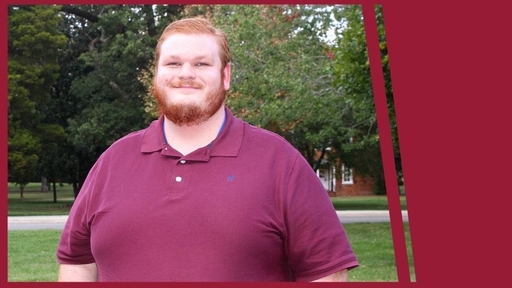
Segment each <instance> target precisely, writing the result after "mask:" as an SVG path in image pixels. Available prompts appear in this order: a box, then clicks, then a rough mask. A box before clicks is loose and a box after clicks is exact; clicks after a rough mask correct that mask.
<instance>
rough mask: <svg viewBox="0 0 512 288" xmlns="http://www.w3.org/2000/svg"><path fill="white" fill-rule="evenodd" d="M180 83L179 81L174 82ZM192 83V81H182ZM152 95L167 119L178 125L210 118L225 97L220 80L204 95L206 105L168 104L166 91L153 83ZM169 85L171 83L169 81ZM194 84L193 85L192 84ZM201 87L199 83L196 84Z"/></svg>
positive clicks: (190, 123)
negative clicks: (214, 87)
mask: <svg viewBox="0 0 512 288" xmlns="http://www.w3.org/2000/svg"><path fill="white" fill-rule="evenodd" d="M174 84H177V85H182V84H179V83H174ZM184 84H188V85H194V84H193V83H188V82H186V83H184ZM154 85H155V86H154V89H153V96H154V97H155V99H156V101H157V103H158V110H159V111H160V113H161V114H163V115H165V117H166V118H167V119H169V120H170V121H172V122H173V123H174V124H176V125H178V126H192V125H198V124H201V123H203V122H205V121H206V120H208V119H210V117H212V116H213V115H214V114H215V113H216V112H217V111H219V109H220V108H221V107H222V105H223V104H224V101H225V99H226V90H225V89H224V87H223V86H222V82H221V83H219V85H218V87H217V88H216V89H215V90H213V91H211V92H210V93H209V94H208V95H207V96H206V106H204V107H203V106H199V105H197V104H193V103H188V104H169V103H168V102H167V99H166V93H165V91H164V90H163V89H161V88H160V87H159V86H158V85H156V84H154ZM170 85H171V83H170ZM194 86H195V85H194ZM198 87H199V88H201V87H202V86H201V85H198Z"/></svg>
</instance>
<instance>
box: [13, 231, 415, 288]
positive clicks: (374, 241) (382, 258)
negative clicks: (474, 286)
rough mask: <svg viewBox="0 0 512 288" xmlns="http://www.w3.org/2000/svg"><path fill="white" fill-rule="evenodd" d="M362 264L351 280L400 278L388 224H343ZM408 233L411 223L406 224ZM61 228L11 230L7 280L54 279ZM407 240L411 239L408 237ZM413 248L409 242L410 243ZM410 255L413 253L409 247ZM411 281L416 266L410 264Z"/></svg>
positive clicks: (353, 271)
mask: <svg viewBox="0 0 512 288" xmlns="http://www.w3.org/2000/svg"><path fill="white" fill-rule="evenodd" d="M344 227H345V229H346V231H347V235H348V236H349V239H350V241H351V243H352V248H353V249H354V252H355V253H356V255H357V257H358V260H359V263H360V266H359V267H358V268H356V269H354V270H352V271H351V272H350V273H349V280H350V281H351V282H395V281H398V277H397V273H396V266H395V258H394V250H393V240H392V237H391V235H392V234H391V230H390V225H389V223H347V224H345V225H344ZM404 228H405V230H406V232H407V233H406V235H409V233H408V231H409V226H408V224H407V223H405V224H404ZM59 237H60V230H28V231H24V230H17V231H9V233H8V281H9V282H53V281H56V280H57V272H58V265H57V263H56V261H55V251H56V247H57V243H58V240H59ZM406 239H407V242H408V243H410V239H409V238H408V237H406ZM408 247H410V245H408ZM408 250H409V256H410V253H411V252H410V248H408ZM409 269H410V272H411V280H412V281H414V278H415V276H414V265H413V263H412V261H410V263H409Z"/></svg>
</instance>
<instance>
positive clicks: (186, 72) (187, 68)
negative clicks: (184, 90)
mask: <svg viewBox="0 0 512 288" xmlns="http://www.w3.org/2000/svg"><path fill="white" fill-rule="evenodd" d="M195 75H196V74H195V72H194V67H193V66H192V65H191V64H190V63H184V64H182V65H181V68H180V71H179V73H178V77H179V78H181V79H190V78H194V77H195Z"/></svg>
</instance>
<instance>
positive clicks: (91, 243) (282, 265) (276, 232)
mask: <svg viewBox="0 0 512 288" xmlns="http://www.w3.org/2000/svg"><path fill="white" fill-rule="evenodd" d="M230 58H231V56H230V51H229V45H228V41H227V39H226V36H225V34H224V33H223V32H222V31H220V30H217V29H215V28H214V27H213V26H211V24H210V23H209V22H208V21H207V20H205V19H202V18H189V19H183V20H179V21H176V22H174V23H171V24H170V25H169V26H168V27H167V28H166V29H165V31H164V32H163V33H162V36H161V37H160V40H159V41H158V44H157V47H156V68H155V76H154V84H153V94H154V96H155V98H156V100H157V102H158V105H159V109H160V112H161V116H160V117H159V119H158V120H155V121H154V122H153V123H151V124H150V126H149V127H148V128H147V129H144V130H141V131H137V132H134V133H131V134H129V135H127V136H125V137H123V138H122V139H120V140H118V141H116V142H115V143H114V144H113V145H112V146H111V147H110V148H109V149H107V150H106V151H105V152H104V153H103V154H102V155H101V157H100V158H99V159H98V161H97V162H96V164H95V165H94V167H93V168H92V169H91V171H90V172H89V175H88V176H87V179H86V181H85V183H84V185H83V187H82V189H81V191H80V193H79V195H78V197H77V199H76V200H75V203H74V204H73V207H72V209H71V211H70V214H69V218H68V221H67V223H66V225H65V228H64V230H63V233H62V236H61V240H60V243H59V246H58V250H57V260H58V262H59V263H60V270H59V281H129V282H136V281H179V282H185V281H208V282H219V281H222V282H227V281H236V282H242V281H258V282H261V281H346V280H347V271H348V270H350V269H352V268H354V267H357V266H358V262H357V259H356V257H355V255H354V253H353V251H352V248H351V246H350V244H349V241H348V239H347V236H346V234H345V231H344V229H343V226H342V225H341V223H340V221H339V219H338V217H337V215H336V212H335V210H334V208H333V206H332V204H331V202H330V200H329V197H328V196H327V193H326V192H325V189H324V188H323V186H322V184H321V182H320V180H319V179H318V177H317V176H316V174H315V173H314V171H313V170H312V169H311V167H310V166H309V165H308V163H307V162H306V161H305V159H304V158H303V157H302V156H301V155H300V153H299V152H298V151H297V150H296V149H294V148H293V146H291V145H290V144H289V143H288V142H286V141H285V140H284V139H283V138H282V137H280V136H278V135H277V134H274V133H272V132H269V131H266V130H263V129H260V128H257V127H254V126H251V125H249V124H248V123H245V122H243V121H242V120H240V119H237V118H235V117H234V116H233V114H232V113H231V111H230V110H229V108H227V107H226V106H225V105H224V101H225V95H226V90H228V89H229V88H230V73H231V67H230Z"/></svg>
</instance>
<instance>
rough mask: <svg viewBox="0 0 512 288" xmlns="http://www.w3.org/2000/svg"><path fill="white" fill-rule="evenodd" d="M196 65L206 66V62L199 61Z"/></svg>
mask: <svg viewBox="0 0 512 288" xmlns="http://www.w3.org/2000/svg"><path fill="white" fill-rule="evenodd" d="M196 66H208V63H205V62H199V63H197V64H196Z"/></svg>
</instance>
